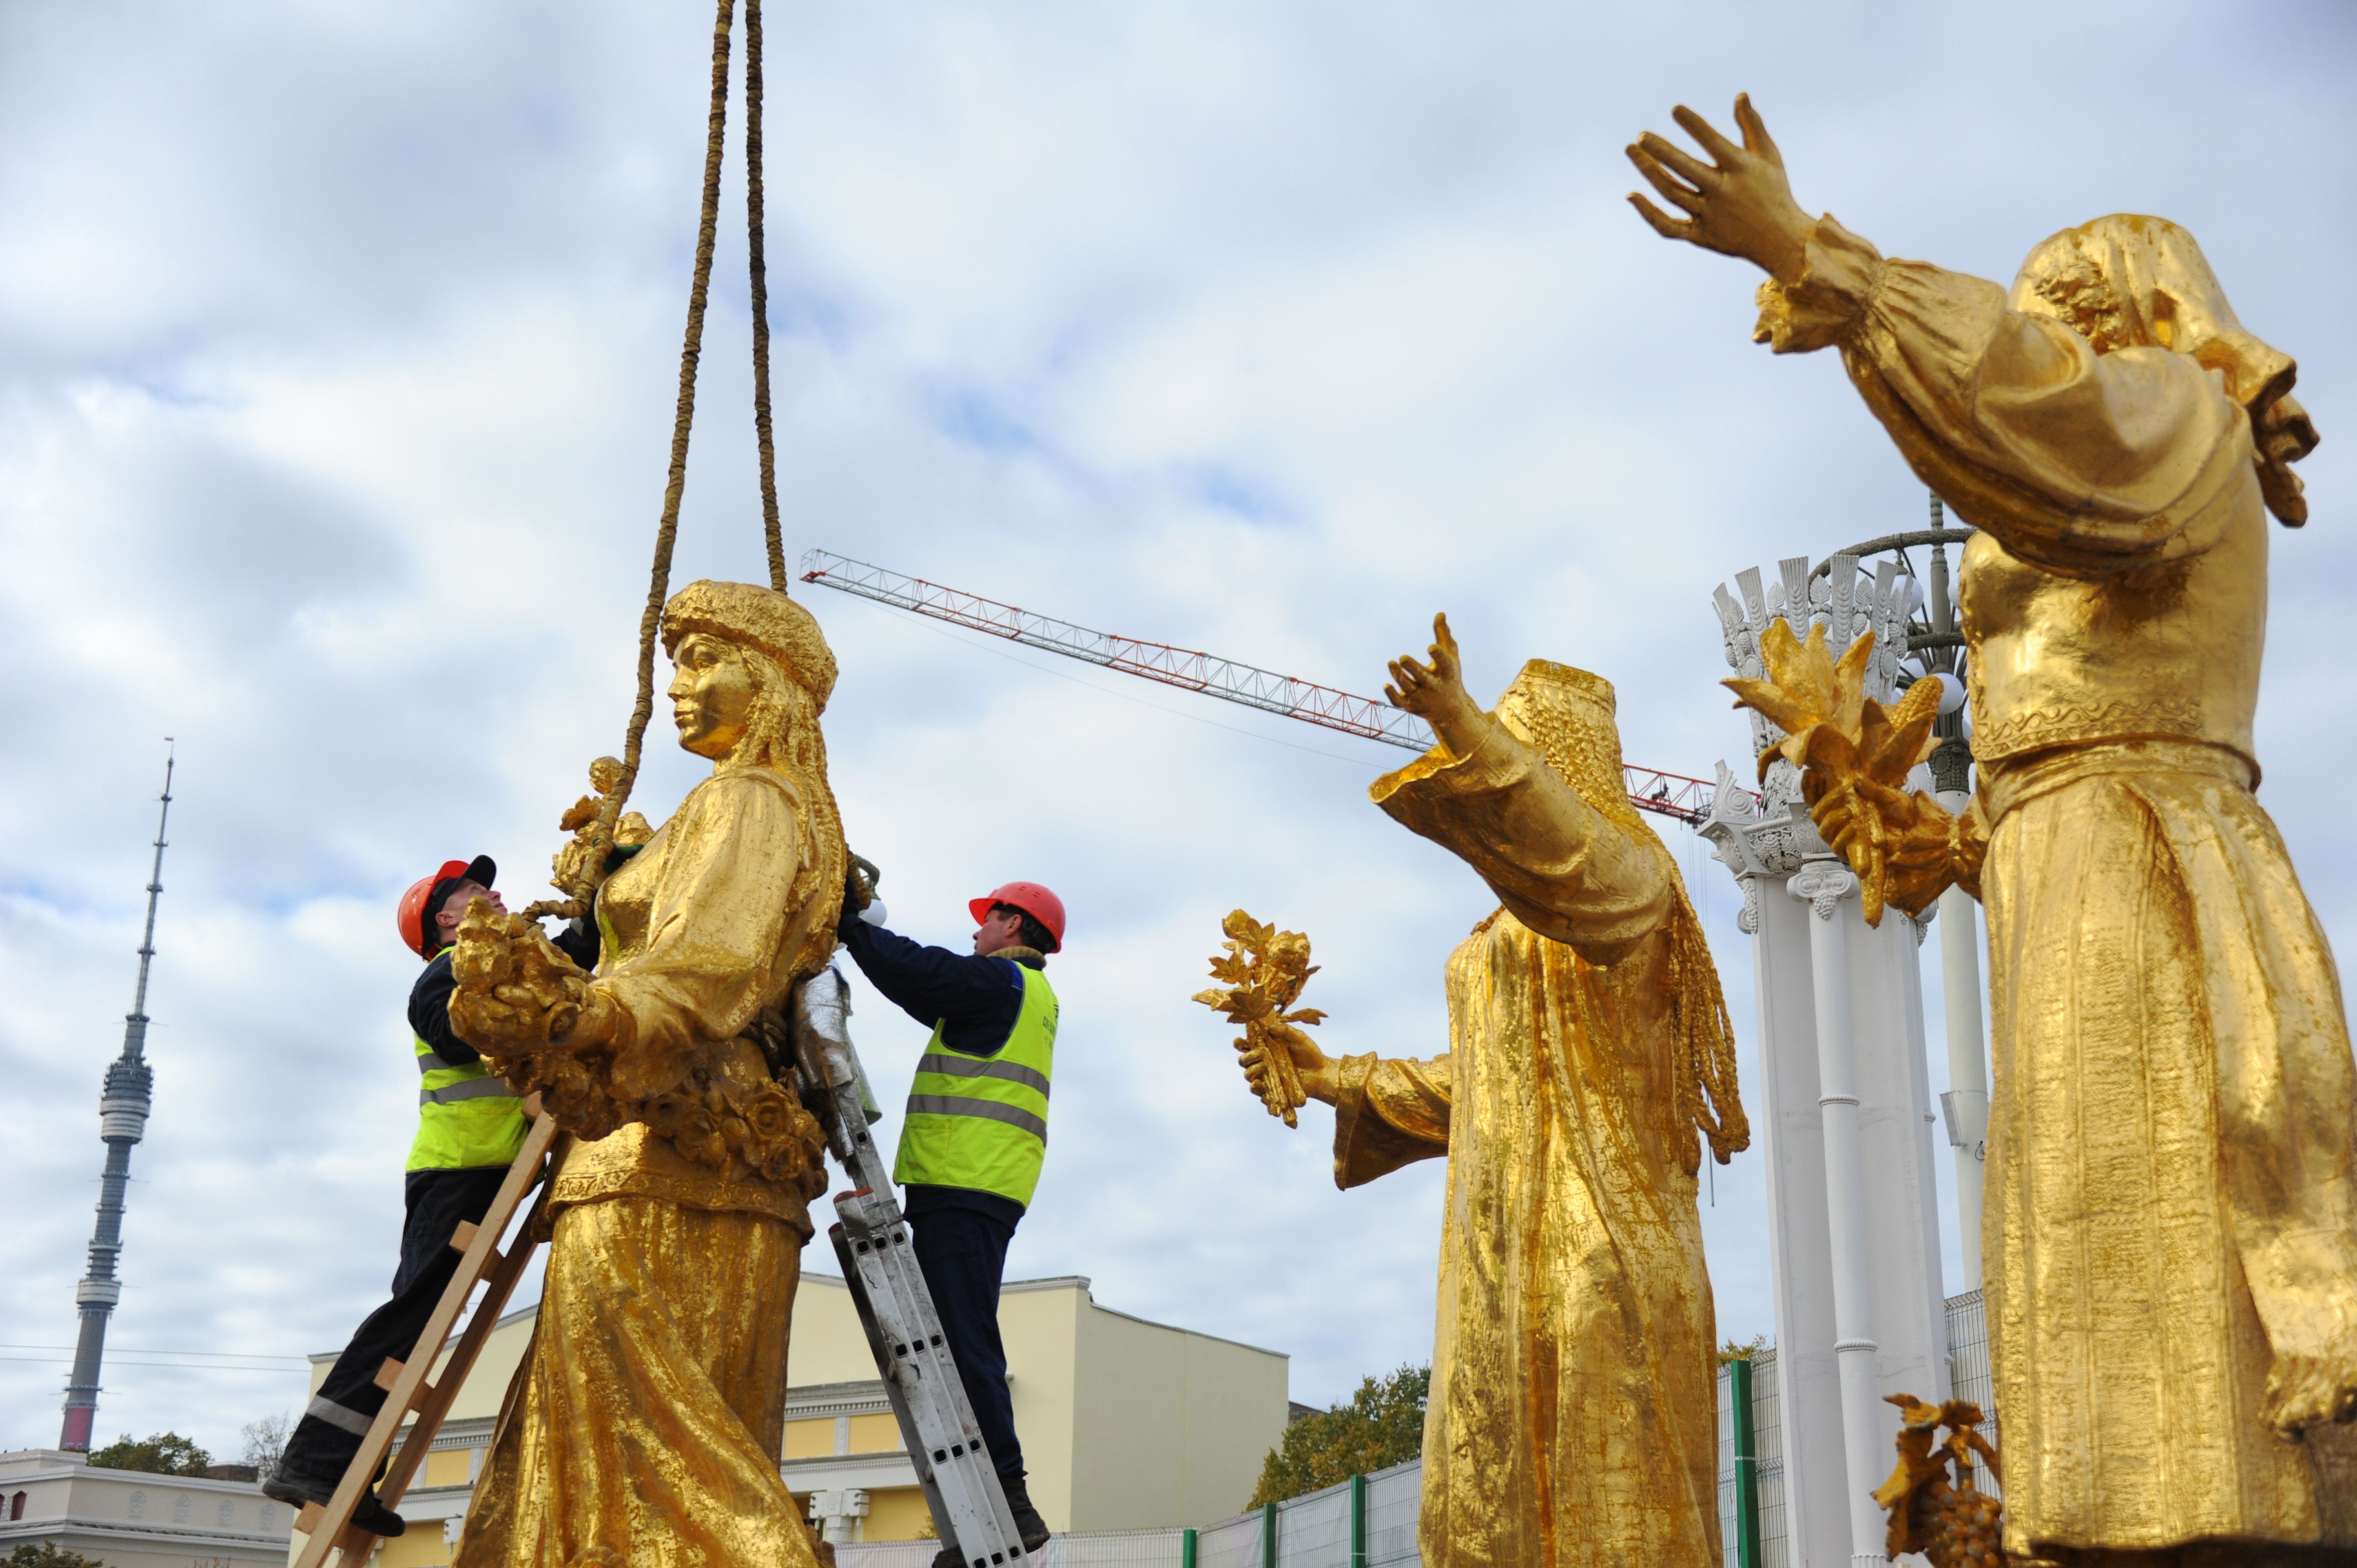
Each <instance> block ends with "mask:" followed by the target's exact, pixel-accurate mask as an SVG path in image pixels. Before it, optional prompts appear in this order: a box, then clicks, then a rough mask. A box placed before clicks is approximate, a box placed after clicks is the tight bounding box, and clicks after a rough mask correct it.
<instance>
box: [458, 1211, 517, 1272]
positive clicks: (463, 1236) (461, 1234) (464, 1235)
mask: <svg viewBox="0 0 2357 1568" xmlns="http://www.w3.org/2000/svg"><path fill="white" fill-rule="evenodd" d="M478 1229H479V1227H478V1226H477V1225H476V1224H475V1222H474V1221H473V1220H471V1219H461V1220H460V1221H458V1228H457V1230H453V1231H451V1232H450V1250H451V1251H454V1252H463V1251H466V1250H467V1249H468V1248H469V1247H471V1246H473V1245H474V1244H475V1233H476V1231H477V1230H478ZM504 1261H505V1260H503V1259H502V1258H501V1257H500V1250H499V1249H498V1248H497V1247H494V1248H492V1249H491V1250H490V1251H488V1252H486V1253H484V1254H483V1273H487V1274H488V1273H490V1272H491V1271H492V1270H493V1269H496V1268H498V1267H499V1266H500V1263H501V1262H504Z"/></svg>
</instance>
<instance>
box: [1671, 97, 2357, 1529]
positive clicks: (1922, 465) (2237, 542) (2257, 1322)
mask: <svg viewBox="0 0 2357 1568" xmlns="http://www.w3.org/2000/svg"><path fill="white" fill-rule="evenodd" d="M1735 114H1736V120H1737V123H1738V125H1739V126H1740V128H1741V131H1742V135H1743V142H1742V145H1737V144H1735V143H1734V142H1731V141H1729V140H1728V139H1727V138H1726V137H1725V136H1723V135H1721V134H1719V133H1718V132H1717V131H1716V130H1714V129H1712V127H1711V126H1710V125H1709V124H1706V122H1705V121H1704V120H1703V119H1702V118H1701V116H1699V115H1697V114H1695V113H1693V112H1692V111H1690V110H1686V109H1683V108H1681V109H1679V110H1678V111H1676V118H1677V120H1678V123H1679V124H1681V125H1684V127H1685V128H1686V130H1687V131H1688V132H1689V133H1691V134H1693V135H1694V136H1695V139H1696V140H1697V141H1699V142H1700V143H1701V144H1702V145H1703V147H1704V149H1705V150H1706V153H1707V154H1708V156H1709V161H1708V162H1705V161H1704V160H1702V159H1699V158H1695V157H1693V156H1689V155H1687V154H1686V153H1684V152H1683V151H1681V150H1680V149H1679V148H1677V147H1676V146H1674V145H1672V144H1671V143H1669V142H1668V141H1665V140H1663V138H1662V137H1659V136H1656V135H1652V134H1647V135H1646V136H1645V137H1644V138H1643V139H1642V140H1641V142H1640V143H1639V144H1638V145H1636V146H1634V147H1631V149H1630V156H1631V158H1632V159H1633V160H1634V161H1635V162H1636V164H1637V166H1638V167H1639V169H1640V170H1641V172H1642V173H1643V174H1644V176H1645V177H1646V178H1647V179H1648V180H1649V181H1651V182H1652V185H1653V187H1654V188H1655V189H1656V190H1658V191H1660V192H1661V193H1662V195H1663V198H1664V199H1667V200H1668V201H1669V202H1670V203H1672V204H1673V205H1674V206H1675V207H1677V208H1679V209H1681V210H1682V211H1683V213H1684V214H1685V216H1684V217H1683V218H1676V219H1674V218H1672V217H1670V216H1669V215H1667V214H1665V213H1663V211H1661V210H1660V209H1657V208H1655V207H1653V206H1652V203H1650V202H1648V201H1646V200H1645V199H1643V198H1641V197H1637V198H1631V199H1632V200H1633V201H1635V202H1636V204H1637V206H1638V208H1639V209H1640V210H1641V212H1642V213H1643V215H1644V217H1645V218H1646V220H1647V221H1648V222H1650V223H1651V224H1652V226H1653V227H1654V228H1655V229H1656V230H1658V231H1661V232H1662V233H1663V234H1665V235H1668V236H1669V237H1671V238H1674V239H1683V240H1688V241H1691V242H1694V243H1695V244H1698V245H1702V246H1705V247H1706V248H1708V249H1711V250H1717V251H1722V252H1727V253H1728V254H1731V255H1737V256H1741V257H1745V258H1747V259H1749V260H1750V261H1753V262H1755V263H1758V264H1759V265H1760V266H1761V267H1762V268H1764V269H1765V270H1766V271H1767V272H1768V273H1769V274H1770V276H1769V280H1768V282H1766V283H1765V284H1763V285H1760V306H1761V309H1760V329H1759V338H1760V340H1762V341H1765V342H1767V343H1769V344H1770V345H1771V346H1772V347H1773V348H1774V349H1776V350H1777V351H1778V352H1779V353H1798V352H1807V351H1809V350H1813V349H1824V348H1838V349H1840V350H1841V354H1842V360H1843V362H1844V364H1845V365H1846V367H1847V369H1848V371H1849V375H1850V380H1851V381H1852V382H1853V383H1854V384H1855V385H1856V386H1857V389H1858V391H1859V392H1860V394H1861V395H1863V396H1864V397H1865V399H1866V402H1867V407H1868V408H1869V409H1871V410H1872V411H1873V413H1874V414H1875V416H1876V417H1877V418H1878V419H1879V420H1880V421H1881V422H1882V424H1883V425H1884V427H1885V428H1886V429H1887V430H1888V431H1889V434H1890V435H1891V438H1892V439H1893V440H1894V441H1896V442H1897V443H1898V446H1899V449H1900V452H1901V453H1902V454H1903V455H1904V456H1906V458H1907V460H1908V462H1909V463H1910V465H1911V466H1912V467H1914V469H1915V471H1916V473H1917V474H1918V475H1920V476H1921V478H1922V479H1923V481H1924V482H1925V483H1926V484H1928V485H1930V486H1931V487H1932V489H1934V490H1935V491H1936V492H1937V493H1938V494H1940V495H1941V496H1942V497H1943V498H1944V499H1946V500H1947V502H1948V504H1949V505H1950V506H1952V507H1953V508H1954V509H1955V510H1956V511H1957V513H1958V514H1959V515H1961V516H1963V517H1964V518H1965V519H1966V520H1967V521H1971V522H1972V523H1973V524H1975V526H1976V527H1977V528H1979V529H1980V530H1981V532H1979V533H1978V534H1976V535H1975V537H1974V538H1973V540H1972V542H1970V543H1969V544H1968V545H1967V546H1966V547H1965V551H1964V578H1963V605H1964V637H1965V640H1966V645H1967V649H1968V655H1969V659H1970V668H1971V672H1970V678H1969V689H1970V697H1971V703H1972V717H1973V725H1974V733H1973V755H1974V757H1975V760H1976V761H1977V762H1978V764H1979V767H1980V770H1981V777H1980V791H1979V794H1978V795H1977V796H1976V797H1975V800H1974V803H1973V806H1972V809H1971V810H1970V811H1969V812H1968V813H1967V814H1966V816H1965V817H1964V820H1963V821H1961V822H1958V821H1955V820H1953V819H1951V818H1950V817H1949V816H1948V815H1947V813H1945V812H1943V811H1941V810H1940V809H1939V807H1938V806H1937V805H1936V804H1935V803H1934V802H1932V800H1929V799H1928V798H1927V797H1923V796H1907V795H1902V794H1901V793H1900V791H1899V790H1898V789H1895V788H1891V787H1889V785H1888V784H1887V783H1886V782H1882V781H1878V780H1874V779H1862V778H1848V777H1844V776H1842V769H1841V766H1840V763H1839V759H1838V758H1836V757H1831V756H1830V755H1829V756H1827V757H1818V758H1815V759H1813V766H1812V771H1813V772H1817V773H1819V774H1821V775H1824V777H1820V778H1819V779H1815V780H1804V791H1805V793H1806V794H1807V797H1808V799H1809V800H1811V801H1812V804H1813V811H1814V812H1815V816H1816V820H1817V825H1818V830H1819V832H1822V833H1823V834H1824V837H1825V839H1826V841H1827V842H1828V843H1833V844H1835V846H1837V847H1839V848H1841V849H1842V850H1843V851H1844V852H1845V854H1847V855H1848V856H1849V858H1850V859H1851V860H1852V862H1853V864H1854V865H1857V868H1858V870H1859V872H1860V875H1861V876H1864V875H1868V874H1869V873H1872V874H1874V875H1877V876H1878V877H1880V878H1882V879H1884V880H1885V881H1886V882H1887V886H1888V891H1889V898H1890V900H1891V902H1893V903H1895V904H1897V905H1898V906H1899V907H1900V908H1903V909H1909V910H1915V909H1921V908H1923V907H1924V906H1925V905H1926V904H1928V903H1929V902H1931V900H1932V898H1933V897H1935V896H1937V894H1938V893H1939V892H1940V890H1941V889H1942V888H1943V887H1945V886H1950V885H1952V884H1953V885H1954V886H1962V887H1964V889H1965V890H1966V891H1968V892H1971V893H1974V894H1975V896H1977V897H1979V898H1980V899H1981V900H1982V902H1983V904H1984V905H1985V907H1986V909H1987V913H1988V924H1989V963H1990V998H1991V1014H1992V1022H1993V1025H1994V1038H1993V1041H1992V1044H1993V1046H1994V1056H1995V1062H1994V1067H1995V1086H1994V1088H1995V1092H1994V1096H1993V1101H1992V1105H1991V1117H1990V1126H1989V1134H1988V1172H1987V1186H1988V1206H1987V1209H1986V1221H1985V1224H1986V1233H1985V1237H1984V1240H1983V1251H1984V1256H1985V1257H1986V1295H1987V1303H1988V1323H1989V1338H1990V1344H1991V1356H1992V1360H1993V1363H1994V1382H1995V1396H1996V1398H1995V1405H1996V1408H1995V1412H1994V1413H1995V1416H1996V1419H1997V1420H1998V1421H1999V1422H2000V1423H2003V1428H2004V1432H2005V1436H2006V1451H2007V1455H2008V1461H2009V1462H2008V1464H2007V1473H2006V1548H2007V1552H2010V1553H2012V1554H2013V1555H2015V1556H2017V1557H2023V1558H2033V1559H2040V1560H2054V1561H2067V1562H2073V1563H2122V1564H2125V1563H2153V1564H2158V1563H2191V1562H2201V1563H2208V1562H2212V1561H2218V1562H2233V1563H2325V1562H2331V1563H2352V1562H2357V1454H2352V1444H2351V1442H2350V1438H2351V1436H2352V1432H2351V1429H2349V1428H2347V1427H2336V1426H2334V1425H2332V1424H2331V1423H2341V1422H2346V1421H2348V1420H2349V1419H2350V1418H2351V1417H2352V1415H2353V1414H2357V1158H2352V1153H2353V1152H2357V1151H2352V1136H2357V1092H2352V1089H2357V1069H2352V1059H2351V1055H2350V1047H2349V1035H2348V1029H2347V1026H2346V1023H2345V1021H2344V1019H2343V1015H2342V1011H2341V988H2340V981H2339V977H2338V974H2337V972H2335V970H2334V967H2333V962H2332V955H2331V952H2330V950H2329V949H2328V948H2327V946H2326V943H2325V939H2324V933H2323V931H2322V929H2319V926H2318V924H2317V921H2316V917H2315V915H2314V914H2313V913H2312V912H2311V911H2310V909H2309V905H2308V900H2307V898H2306V897H2304V896H2303V895H2302V893H2301V892H2300V887H2299V883H2298V878H2297V877H2296V876H2294V875H2293V873H2292V867H2291V863H2290V860H2289V858H2288V857H2287V854H2285V851H2284V846H2283V841H2282V839H2281V838H2280V837H2279V836H2278V835H2277V833H2276V828H2275V824H2274V823H2273V822H2269V821H2268V820H2267V815H2266V812H2265V811H2261V810H2260V809H2259V804H2258V801H2257V800H2255V798H2254V797H2253V795H2252V790H2253V789H2255V787H2256V785H2257V783H2258V777H2259V768H2258V763H2257V760H2256V759H2255V757H2254V756H2253V754H2252V745H2251V718H2252V711H2253V708H2254V706H2255V703H2256V700H2257V695H2258V676H2259V654H2260V648H2261V644H2262V642H2263V640H2264V637H2265V632H2266V593H2267V580H2266V567H2267V545H2268V531H2267V526H2266V513H2267V511H2268V510H2273V511H2274V512H2275V513H2276V516H2277V517H2279V518H2280V519H2282V520H2283V521H2284V522H2286V523H2287V524H2292V525H2297V524H2298V523H2300V522H2302V521H2305V519H2306V517H2307V506H2306V503H2305V501H2304V499H2302V497H2301V493H2300V486H2299V481H2298V479H2297V478H2295V477H2294V476H2293V474H2292V472H2291V469H2290V467H2289V465H2290V464H2291V463H2293V462H2294V461H2296V460H2298V458H2300V457H2302V456H2305V455H2306V454H2307V453H2308V451H2309V448H2311V447H2312V446H2315V444H2316V432H2315V430H2314V428H2313V427H2312V426H2311V425H2310V424H2309V419H2308V415H2307V413H2305V412H2304V411H2303V410H2302V409H2301V408H2300V406H2299V404H2298V403H2297V402H2295V401H2294V400H2293V399H2292V397H2291V396H2290V389H2291V385H2292V381H2293V375H2294V366H2293V363H2292V361H2291V360H2289V359H2287V357H2285V356H2284V355H2283V354H2281V353H2278V352H2276V350H2275V349H2271V348H2269V347H2268V346H2267V345H2266V344H2265V343H2263V342H2261V341H2260V340H2259V339H2258V338H2255V337H2253V336H2252V335H2251V334H2250V333H2248V332H2246V331H2244V329H2243V328H2242V326H2241V324H2240V323H2239V322H2238V321H2237V320H2236V319H2235V317H2234V313H2233V308H2232V307H2231V306H2229V305H2228V304H2227V303H2226V297H2225V295H2224V293H2223V292H2222V290H2221V289H2220V288H2219V286H2218V282H2217V279H2216V278H2215V277H2214V276H2212V274H2211V271H2210V267H2209V264H2208V263H2206V262H2205V261H2204V260H2203V259H2202V256H2201V251H2200V249H2199V248H2198V247H2197V246H2196V245H2195V244H2194V242H2193V238H2192V236H2191V235H2190V234H2188V233H2186V232H2185V231H2183V230H2182V229H2179V227H2177V226H2176V225H2175V224H2173V223H2169V222H2166V221H2164V220H2160V219H2157V218H2141V217H2133V216H2117V217H2111V218H2103V219H2098V220H2095V221H2093V222H2092V223H2088V224H2084V225H2083V226H2081V227H2079V228H2076V229H2070V230H2065V231H2063V232H2061V233H2060V234H2057V235H2055V236H2053V237H2052V238H2051V239H2049V240H2047V241H2046V242H2044V243H2042V244H2040V246H2039V247H2038V248H2037V249H2036V250H2034V251H2032V252H2030V254H2029V260H2028V262H2027V263H2024V265H2023V267H2022V270H2021V274H2020V275H2019V276H2018V278H2016V279H2015V281H2014V285H2013V288H2012V290H2011V292H2010V294H2008V293H2007V291H2006V290H2003V289H2000V288H1999V287H1997V286H1996V285H1995V284H1991V283H1986V282H1984V281H1982V280H1981V279H1978V278H1972V277H1964V276H1961V275H1959V274H1954V273H1950V272H1943V271H1942V270H1941V269H1940V268H1938V267H1934V266H1930V265H1927V264H1925V263H1921V262H1906V261H1895V260H1886V259H1885V258H1884V257H1883V256H1882V255H1881V254H1880V253H1879V252H1878V251H1876V250H1875V248H1874V247H1873V246H1871V245H1869V244H1867V242H1865V241H1863V240H1861V239H1859V238H1858V237H1857V235H1855V234H1852V233H1850V232H1849V231H1847V230H1846V229H1844V228H1843V227H1842V226H1841V225H1840V224H1838V223H1836V222H1835V221H1834V220H1833V219H1831V218H1830V217H1827V218H1824V219H1819V220H1811V219H1810V218H1809V217H1808V216H1807V214H1806V213H1804V212H1803V210H1802V209H1801V208H1800V207H1799V206H1798V205H1797V204H1796V203H1795V202H1794V201H1793V199H1792V191H1791V188H1790V186H1789V185H1788V184H1787V182H1786V179H1785V176H1784V168H1783V162H1782V158H1781V155H1780V154H1779V153H1778V152H1777V150H1776V146H1775V144H1774V143H1773V142H1772V141H1770V139H1769V136H1768V132H1767V128H1766V127H1765V126H1764V125H1763V124H1761V123H1760V116H1759V114H1758V113H1755V112H1754V111H1753V109H1752V108H1751V105H1750V103H1749V102H1748V101H1747V100H1743V99H1738V100H1737V101H1736V110H1735ZM1803 705H1806V704H1803Z"/></svg>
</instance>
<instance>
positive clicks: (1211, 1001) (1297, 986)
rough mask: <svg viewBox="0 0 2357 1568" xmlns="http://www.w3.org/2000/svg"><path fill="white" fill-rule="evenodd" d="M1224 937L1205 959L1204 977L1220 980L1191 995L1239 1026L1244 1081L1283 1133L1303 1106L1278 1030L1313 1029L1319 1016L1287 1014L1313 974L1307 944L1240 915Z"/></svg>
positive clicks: (1232, 917)
mask: <svg viewBox="0 0 2357 1568" xmlns="http://www.w3.org/2000/svg"><path fill="white" fill-rule="evenodd" d="M1220 929H1221V930H1222V931H1224V932H1226V933H1227V937H1228V940H1227V941H1226V942H1225V943H1224V944H1222V945H1223V946H1224V947H1225V948H1226V949H1227V950H1226V952H1224V953H1223V954H1222V955H1221V956H1220V957H1218V958H1215V959H1213V960H1212V961H1211V978H1212V979H1214V980H1223V981H1225V982H1227V984H1226V985H1225V986H1216V985H1215V986H1213V987H1211V989H1210V990H1209V991H1199V992H1197V993H1195V1000H1196V1001H1198V1002H1200V1003H1201V1004H1203V1005H1204V1006H1206V1007H1211V1008H1214V1009H1216V1010H1218V1011H1219V1012H1220V1013H1221V1014H1222V1015H1225V1017H1226V1018H1227V1020H1228V1022H1230V1023H1232V1024H1235V1025H1238V1026H1241V1027H1242V1028H1243V1034H1242V1035H1239V1036H1236V1051H1237V1054H1238V1055H1239V1056H1240V1057H1241V1058H1243V1069H1244V1079H1245V1081H1247V1082H1248V1083H1250V1084H1251V1085H1252V1087H1253V1090H1254V1092H1255V1093H1257V1094H1258V1095H1259V1096H1260V1101H1261V1103H1262V1104H1263V1105H1265V1106H1267V1107H1268V1113H1269V1114H1270V1115H1272V1116H1280V1117H1283V1118H1284V1119H1285V1124H1286V1126H1288V1127H1297V1126H1299V1125H1300V1124H1301V1123H1300V1122H1299V1121H1298V1120H1297V1118H1296V1116H1295V1114H1294V1113H1295V1112H1297V1111H1299V1110H1300V1109H1301V1107H1302V1106H1303V1105H1304V1104H1306V1103H1308V1099H1309V1096H1308V1094H1307V1093H1306V1092H1305V1091H1304V1090H1302V1087H1301V1075H1300V1073H1298V1072H1297V1071H1296V1070H1295V1069H1294V1065H1293V1053H1292V1052H1291V1051H1289V1050H1287V1049H1286V1045H1285V1041H1284V1040H1283V1039H1281V1038H1279V1037H1278V1035H1277V1031H1278V1029H1279V1028H1280V1027H1282V1026H1298V1025H1303V1024H1320V1023H1323V1022H1325V1019H1326V1015H1325V1014H1323V1013H1320V1012H1319V1011H1318V1009H1316V1008H1315V1007H1303V1008H1299V1009H1297V1010H1295V1011H1293V1012H1287V1011H1286V1009H1287V1008H1288V1007H1292V1006H1293V1004H1294V1003H1295V1002H1297V1001H1298V1000H1299V999H1300V996H1301V988H1302V986H1303V985H1305V984H1307V983H1308V980H1309V977H1310V976H1311V975H1313V974H1315V973H1317V972H1318V966H1317V965H1315V964H1313V963H1311V962H1310V961H1309V939H1308V937H1307V936H1304V935H1303V934H1302V933H1301V932H1299V931H1280V930H1278V929H1276V927H1275V926H1274V925H1262V924H1261V923H1260V922H1259V921H1257V920H1255V919H1254V918H1252V917H1251V916H1250V915H1247V914H1245V913H1244V912H1243V910H1242V909H1237V910H1233V911H1232V912H1231V913H1230V914H1229V916H1228V918H1226V919H1224V920H1222V921H1221V922H1220Z"/></svg>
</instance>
